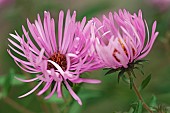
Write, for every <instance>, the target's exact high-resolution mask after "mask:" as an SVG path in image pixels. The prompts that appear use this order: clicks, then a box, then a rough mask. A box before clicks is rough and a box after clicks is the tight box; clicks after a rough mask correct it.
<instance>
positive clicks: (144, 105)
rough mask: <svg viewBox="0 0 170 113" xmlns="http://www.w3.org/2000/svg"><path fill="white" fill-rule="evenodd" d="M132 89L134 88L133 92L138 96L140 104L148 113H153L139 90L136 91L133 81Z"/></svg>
mask: <svg viewBox="0 0 170 113" xmlns="http://www.w3.org/2000/svg"><path fill="white" fill-rule="evenodd" d="M133 89H134V92H135V93H136V96H137V97H138V98H139V100H140V101H141V102H142V105H143V107H144V108H145V109H146V110H147V111H148V112H149V113H153V111H152V110H150V108H149V106H148V105H147V104H146V103H145V102H144V100H143V98H142V96H141V94H140V92H139V91H138V89H137V87H136V85H135V83H134V82H133Z"/></svg>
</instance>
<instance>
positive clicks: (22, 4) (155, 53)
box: [0, 0, 170, 113]
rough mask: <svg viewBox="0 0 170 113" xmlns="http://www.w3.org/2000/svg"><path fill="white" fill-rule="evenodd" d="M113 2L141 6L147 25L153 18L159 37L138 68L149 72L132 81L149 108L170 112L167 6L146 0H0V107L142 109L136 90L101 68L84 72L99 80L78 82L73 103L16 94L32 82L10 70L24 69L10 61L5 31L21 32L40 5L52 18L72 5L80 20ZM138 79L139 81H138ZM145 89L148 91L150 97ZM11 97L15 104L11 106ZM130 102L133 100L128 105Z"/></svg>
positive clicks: (132, 112) (8, 111) (100, 111)
mask: <svg viewBox="0 0 170 113" xmlns="http://www.w3.org/2000/svg"><path fill="white" fill-rule="evenodd" d="M119 8H125V9H127V10H129V11H130V12H131V13H133V12H137V11H138V10H139V9H142V11H143V14H144V18H145V19H146V21H147V22H148V25H149V28H151V27H152V26H151V24H152V23H153V21H154V20H156V21H157V23H158V25H157V30H158V31H159V37H158V39H157V40H156V43H155V44H154V47H153V50H152V51H151V53H150V54H149V56H148V57H147V59H149V61H150V62H149V63H148V64H144V71H145V73H151V74H152V80H151V81H150V75H149V76H148V77H146V76H138V77H137V78H136V83H137V85H138V86H140V84H141V83H142V85H141V86H140V88H141V89H144V88H145V86H146V85H147V87H146V88H145V89H144V90H143V91H142V94H143V97H144V98H145V100H146V103H150V104H149V106H150V107H151V108H152V109H153V110H159V111H160V112H162V111H165V112H166V113H170V88H169V86H170V82H169V81H170V75H169V73H170V70H169V69H170V49H169V48H170V35H169V34H170V22H169V20H170V9H167V10H164V11H163V12H162V11H160V10H159V9H157V8H156V7H153V6H152V5H150V4H148V3H146V2H145V0H143V1H138V0H131V1H124V0H107V1H106V0H93V1H91V0H86V1H85V0H84V1H80V0H74V1H70V0H43V1H42V0H13V2H12V3H11V4H10V3H8V4H4V5H3V4H2V5H0V14H1V16H0V25H1V28H0V38H1V41H0V112H1V113H18V112H21V111H19V110H17V109H16V106H15V105H19V107H20V108H22V107H21V106H23V107H24V108H25V109H28V110H31V111H32V112H34V113H51V112H52V111H51V110H49V109H50V108H52V109H53V111H55V112H56V113H57V112H59V111H58V108H57V106H58V107H60V108H61V107H62V108H63V110H68V108H69V109H70V111H69V113H80V112H81V113H87V112H88V113H94V112H97V113H104V112H106V113H113V112H115V111H117V112H115V113H121V112H122V113H123V112H127V111H128V113H140V112H144V110H143V109H142V108H141V102H140V101H138V102H136V96H135V94H134V93H133V91H132V90H129V87H128V86H127V85H126V84H125V83H124V82H122V81H120V83H119V84H118V83H117V76H116V75H117V74H118V73H114V74H113V75H114V76H104V74H105V73H106V72H107V71H106V70H99V71H94V72H91V73H90V77H92V78H99V79H100V80H102V83H101V84H99V85H88V84H84V85H82V87H81V89H80V92H79V93H78V95H79V96H80V98H81V99H82V101H83V106H79V105H78V104H77V102H76V101H74V100H72V99H69V100H68V101H69V102H70V103H71V104H67V105H66V106H63V103H65V100H63V99H58V98H56V95H53V96H52V97H51V98H50V99H48V100H44V99H43V98H42V97H37V96H36V93H33V94H32V95H30V96H28V97H25V98H24V99H17V97H18V96H19V95H20V94H22V93H25V92H26V91H28V90H29V89H31V88H32V87H33V86H32V85H28V84H26V83H22V82H20V81H18V80H16V79H14V76H17V77H20V78H25V75H24V74H25V73H24V72H23V71H21V70H20V69H19V68H18V67H17V66H16V65H15V63H14V62H13V60H12V59H11V58H10V56H9V55H8V54H7V52H6V49H7V48H8V47H7V45H8V41H7V38H9V35H8V34H9V33H14V30H16V31H17V32H18V33H19V34H22V29H21V25H24V26H26V18H29V19H30V21H31V22H34V19H36V16H37V13H39V14H40V15H43V11H44V10H48V11H50V12H51V14H52V16H53V17H54V18H55V21H56V22H57V20H58V12H59V10H60V9H63V10H64V11H66V10H67V9H71V11H73V10H76V11H77V20H80V19H82V18H83V17H84V16H86V17H87V19H90V18H92V17H93V16H97V17H99V18H100V17H101V16H102V14H106V15H107V14H108V12H109V11H111V12H113V11H118V9H119ZM56 32H57V31H56ZM11 68H12V69H11ZM135 73H136V74H137V75H142V73H140V72H138V71H135ZM108 74H110V73H108ZM124 80H125V81H127V83H129V80H128V79H126V78H124ZM142 80H144V81H143V82H142ZM149 81H150V83H149ZM148 83H149V85H148ZM64 94H65V98H70V95H69V94H68V92H67V90H66V89H65V90H64ZM151 95H154V96H152V98H151ZM11 103H12V104H13V103H14V104H15V105H14V106H13V105H12V104H11ZM16 103H17V104H16ZM131 103H134V104H133V105H132V106H129V104H131ZM25 109H24V110H25ZM168 110H169V111H168ZM21 113H22V112H21Z"/></svg>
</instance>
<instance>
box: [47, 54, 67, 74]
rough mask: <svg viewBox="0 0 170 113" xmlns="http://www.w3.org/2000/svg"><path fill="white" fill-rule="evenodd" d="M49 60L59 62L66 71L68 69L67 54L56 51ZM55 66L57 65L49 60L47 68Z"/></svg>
mask: <svg viewBox="0 0 170 113" xmlns="http://www.w3.org/2000/svg"><path fill="white" fill-rule="evenodd" d="M49 60H52V61H54V62H55V63H57V64H58V65H59V66H60V67H61V68H62V69H63V70H64V71H65V70H66V69H67V60H66V56H65V55H63V54H61V53H60V52H59V51H58V52H57V53H56V52H55V53H54V54H53V55H52V56H51V57H50V58H49ZM51 68H54V69H56V67H55V66H54V65H53V64H51V63H50V62H48V64H47V69H51Z"/></svg>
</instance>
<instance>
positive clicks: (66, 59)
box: [8, 10, 100, 105]
mask: <svg viewBox="0 0 170 113" xmlns="http://www.w3.org/2000/svg"><path fill="white" fill-rule="evenodd" d="M85 23H86V18H85V17H84V18H83V20H82V21H81V22H76V12H74V13H73V15H72V16H71V15H70V11H69V10H68V11H67V15H66V19H65V22H64V13H63V11H60V13H59V20H58V40H56V36H55V22H54V19H53V18H51V17H50V13H49V12H46V11H45V12H44V21H43V24H42V21H41V19H40V16H39V15H38V20H35V23H34V24H32V23H30V21H29V20H28V19H27V25H28V29H29V32H30V34H31V35H32V36H31V37H30V34H29V32H27V31H26V29H25V28H24V26H22V30H23V35H22V37H21V36H19V35H18V33H17V32H15V34H10V35H11V36H12V37H13V38H12V39H8V40H9V42H10V43H11V45H13V46H14V47H15V48H14V47H12V46H11V45H9V47H10V49H11V50H13V52H12V51H10V50H8V53H9V54H10V56H11V57H12V58H13V59H14V61H15V62H16V64H17V65H18V66H19V67H20V68H21V69H23V70H24V71H26V72H28V73H35V74H36V76H35V78H32V79H30V80H23V79H20V78H17V79H18V80H20V81H22V82H33V81H38V82H39V83H38V85H36V86H35V87H34V88H33V89H32V90H31V91H29V92H28V93H26V94H24V95H22V96H20V97H19V98H22V97H25V96H27V95H29V94H31V93H32V92H34V91H35V90H36V89H37V88H38V87H39V86H40V85H44V86H43V88H42V89H41V90H40V91H39V92H38V94H37V95H42V94H43V93H44V92H46V91H48V89H50V88H52V89H51V92H50V94H49V95H47V96H46V97H45V98H46V99H48V98H50V97H51V96H52V95H53V94H54V92H56V93H57V96H58V97H59V98H60V97H62V84H64V85H65V87H66V88H67V90H68V91H69V92H70V94H71V95H72V97H73V98H74V99H75V100H77V102H78V103H79V104H80V105H82V102H81V100H80V98H79V97H78V96H77V95H76V93H75V92H74V91H73V89H72V88H71V86H70V83H73V84H74V83H82V82H86V83H100V81H99V80H93V79H85V78H81V77H80V74H81V73H83V72H85V71H90V70H93V69H97V68H99V67H100V65H98V63H99V62H98V60H95V56H94V55H93V53H90V52H88V50H89V49H90V48H91V44H92V43H93V40H92V39H91V38H90V36H91V32H90V31H91V29H90V27H91V23H92V21H89V22H88V23H87V24H85ZM13 39H15V41H13ZM16 54H17V55H19V56H20V57H17V56H16ZM52 86H53V87H52Z"/></svg>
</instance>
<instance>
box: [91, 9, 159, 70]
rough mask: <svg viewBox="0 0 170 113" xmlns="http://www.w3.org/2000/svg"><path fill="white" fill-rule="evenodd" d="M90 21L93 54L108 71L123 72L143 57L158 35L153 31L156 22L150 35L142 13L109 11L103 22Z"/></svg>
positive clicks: (97, 20) (95, 19)
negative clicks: (91, 23) (94, 49)
mask: <svg viewBox="0 0 170 113" xmlns="http://www.w3.org/2000/svg"><path fill="white" fill-rule="evenodd" d="M93 20H94V28H93V34H95V35H94V38H96V43H95V48H96V52H97V54H98V55H99V57H100V59H101V60H102V62H103V63H104V65H105V67H107V68H113V69H118V68H125V69H126V68H128V67H129V64H131V63H133V62H134V61H137V60H140V59H142V58H144V57H145V56H146V55H147V54H148V53H149V52H150V50H151V48H152V45H153V43H154V41H155V39H156V37H157V35H158V32H156V31H155V29H156V21H155V22H154V23H153V26H152V32H151V35H150V34H149V30H148V25H147V22H146V20H144V19H143V17H142V11H141V10H139V12H138V15H137V14H135V13H134V14H133V15H132V14H130V13H129V12H128V11H126V10H125V9H124V10H121V9H120V10H119V12H118V13H116V12H114V14H113V13H111V12H110V13H109V16H108V17H106V16H105V15H103V19H102V21H100V20H99V19H97V18H93Z"/></svg>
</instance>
